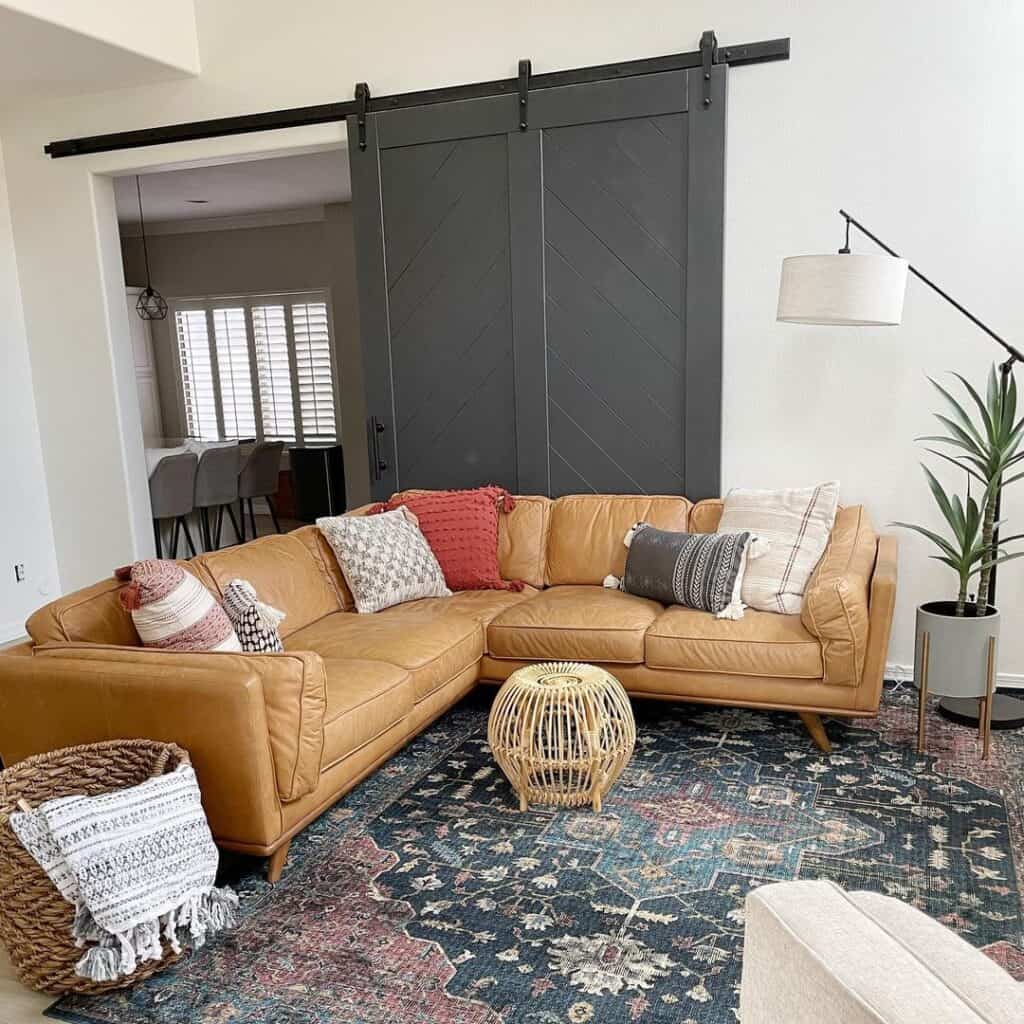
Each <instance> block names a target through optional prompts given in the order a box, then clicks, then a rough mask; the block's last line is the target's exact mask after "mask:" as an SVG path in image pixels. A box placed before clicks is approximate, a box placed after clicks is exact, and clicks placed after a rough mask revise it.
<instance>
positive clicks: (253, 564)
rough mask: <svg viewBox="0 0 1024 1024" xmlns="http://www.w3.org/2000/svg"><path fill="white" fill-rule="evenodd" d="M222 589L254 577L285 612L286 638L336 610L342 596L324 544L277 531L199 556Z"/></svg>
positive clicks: (269, 599)
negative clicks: (322, 549) (315, 544)
mask: <svg viewBox="0 0 1024 1024" xmlns="http://www.w3.org/2000/svg"><path fill="white" fill-rule="evenodd" d="M195 562H196V564H198V565H200V566H202V567H203V568H204V569H206V571H207V572H208V573H209V574H210V576H211V577H212V578H213V580H214V582H215V583H216V585H217V587H218V589H219V590H220V592H221V594H223V592H224V588H225V587H226V586H227V585H228V583H230V582H231V581H232V580H233V579H243V580H248V581H249V582H250V583H251V584H252V585H253V586H254V587H255V588H256V593H257V594H259V597H260V600H261V601H263V602H265V603H266V604H269V605H272V606H273V607H275V608H280V609H281V611H283V612H284V613H285V619H284V621H283V622H282V623H281V625H280V626H279V627H278V632H279V633H280V634H281V638H282V639H284V638H285V637H287V636H289V635H290V634H292V633H294V632H295V631H296V630H299V629H302V627H303V626H308V625H309V624H310V623H312V622H316V621H317V620H318V619H322V618H323V617H324V616H325V615H330V614H331V613H332V612H337V611H341V608H342V603H341V597H340V595H339V593H338V589H337V586H336V583H335V581H334V579H333V578H332V576H331V572H330V571H329V570H328V568H327V564H326V562H325V560H324V558H323V556H322V555H321V553H320V551H319V549H318V548H314V547H311V546H310V544H309V542H308V539H304V538H302V537H298V536H296V535H295V534H291V533H285V534H273V535H271V536H269V537H260V538H259V539H258V540H254V541H250V542H249V543H247V544H240V545H238V546H237V547H232V548H224V549H223V550H222V551H211V552H209V553H208V554H205V555H200V556H199V557H198V558H197V559H195Z"/></svg>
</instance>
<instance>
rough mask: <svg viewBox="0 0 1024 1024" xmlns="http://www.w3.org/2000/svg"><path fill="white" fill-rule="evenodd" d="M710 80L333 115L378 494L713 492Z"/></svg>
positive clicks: (715, 228) (716, 176) (717, 416)
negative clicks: (344, 161)
mask: <svg viewBox="0 0 1024 1024" xmlns="http://www.w3.org/2000/svg"><path fill="white" fill-rule="evenodd" d="M725 72H726V69H725V68H724V67H715V68H714V69H713V71H712V80H711V82H709V83H707V90H708V93H707V98H708V99H710V100H711V103H710V104H707V105H705V104H704V103H703V97H704V95H705V93H704V89H705V83H704V81H703V80H702V75H701V72H700V71H674V72H666V73H661V74H651V75H644V76H637V77H632V78H625V79H622V80H619V81H602V82H594V83H589V84H582V85H573V86H564V87H558V88H549V89H540V90H535V91H532V92H531V93H530V94H529V100H528V110H527V115H526V117H527V123H528V127H527V130H525V131H521V130H519V129H518V127H517V126H518V123H519V102H518V98H517V97H516V96H499V97H492V98H486V99H471V100H464V101H456V102H447V103H442V104H435V105H430V106H423V107H415V108H408V109H402V110H394V111H383V112H380V113H376V114H370V115H369V116H368V118H367V124H366V148H365V149H360V148H359V145H358V139H359V135H358V126H357V125H356V123H355V119H354V118H352V119H350V123H349V137H350V149H351V166H352V176H353V183H352V184H353V203H354V212H355V224H356V244H357V256H358V269H359V277H360V299H361V324H362V332H363V346H364V364H365V373H366V389H367V403H368V405H367V407H368V409H369V411H370V413H371V416H370V422H369V424H368V437H369V440H370V452H371V479H372V480H373V486H374V493H375V495H376V496H380V497H383V496H386V495H387V494H389V493H390V492H392V491H393V490H396V489H399V488H406V487H467V486H474V485H477V484H481V483H498V484H502V485H504V486H506V487H508V488H509V489H511V490H514V491H518V492H520V493H528V492H529V493H545V494H551V495H559V494H567V493H579V492H588V491H597V492H608V493H616V492H622V493H637V492H640V493H644V492H646V493H670V494H672V493H677V494H678V493H683V494H687V495H688V496H690V497H701V496H706V495H710V494H716V493H717V492H718V473H719V457H720V447H721V443H720V429H721V428H720V421H721V287H722V208H723V175H724V110H725ZM694 96H695V97H697V102H696V107H695V109H692V110H691V103H690V102H689V100H690V97H694Z"/></svg>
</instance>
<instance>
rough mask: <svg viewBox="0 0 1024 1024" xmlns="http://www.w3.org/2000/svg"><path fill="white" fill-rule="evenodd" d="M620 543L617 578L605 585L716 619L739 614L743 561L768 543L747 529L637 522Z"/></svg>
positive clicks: (756, 556) (610, 579)
mask: <svg viewBox="0 0 1024 1024" xmlns="http://www.w3.org/2000/svg"><path fill="white" fill-rule="evenodd" d="M623 543H624V544H625V545H626V546H627V547H628V548H629V554H628V555H627V556H626V570H625V572H624V573H623V576H622V579H621V580H620V579H619V578H618V577H616V576H607V577H605V581H604V585H605V586H606V587H614V588H617V589H619V590H624V591H626V593H628V594H635V595H636V596H637V597H649V598H651V599H653V600H655V601H660V602H661V603H662V604H681V605H684V606H685V607H687V608H695V609H696V610H698V611H704V612H712V613H713V614H714V615H716V616H717V617H718V618H720V619H741V618H743V608H744V605H743V602H742V600H741V598H740V591H741V588H742V585H743V574H744V572H745V570H746V566H747V560H748V559H750V558H759V557H760V556H761V555H763V554H764V553H765V552H766V551H767V549H768V545H767V543H766V542H764V541H762V540H759V539H758V538H757V537H755V536H754V535H753V534H751V533H677V532H673V531H670V530H659V529H657V528H656V527H654V526H651V525H650V523H636V524H635V525H634V526H633V527H632V528H631V529H630V530H629V531H628V533H627V534H626V536H625V538H624V539H623Z"/></svg>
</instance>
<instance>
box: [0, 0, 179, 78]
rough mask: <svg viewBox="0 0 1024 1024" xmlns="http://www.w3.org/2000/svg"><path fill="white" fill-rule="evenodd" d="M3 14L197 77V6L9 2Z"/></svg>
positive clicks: (132, 0)
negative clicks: (20, 16)
mask: <svg viewBox="0 0 1024 1024" xmlns="http://www.w3.org/2000/svg"><path fill="white" fill-rule="evenodd" d="M0 8H4V9H6V10H8V11H13V12H15V13H18V14H23V15H26V16H28V17H30V18H35V19H38V20H40V21H44V22H48V23H49V24H51V25H54V26H56V27H58V28H61V29H66V30H68V31H70V32H74V33H76V34H78V35H81V36H86V37H88V38H90V39H95V40H97V41H99V42H102V43H107V44H109V45H111V46H116V47H117V48H119V49H121V50H128V51H130V52H132V53H137V54H139V55H140V56H143V57H147V58H149V59H150V60H153V61H157V62H158V63H160V64H164V65H167V66H169V67H172V68H177V69H180V70H182V71H185V72H187V73H190V74H196V73H198V71H199V47H198V40H197V38H196V19H195V5H194V3H193V0H103V2H102V3H88V4H83V3H82V0H6V2H5V3H0ZM44 57H45V55H43V54H38V55H37V59H43V58H44Z"/></svg>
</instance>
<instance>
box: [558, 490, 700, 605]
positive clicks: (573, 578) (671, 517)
mask: <svg viewBox="0 0 1024 1024" xmlns="http://www.w3.org/2000/svg"><path fill="white" fill-rule="evenodd" d="M690 508H691V503H690V502H689V501H687V500H686V498H682V497H675V496H660V495H638V494H572V495H567V496H566V497H564V498H558V499H556V500H555V501H554V503H553V504H552V507H551V525H550V527H549V529H548V544H547V575H546V582H547V583H548V585H549V586H561V585H562V584H590V585H593V586H600V585H601V583H602V582H603V581H604V578H605V576H608V575H609V574H610V575H612V576H621V575H622V572H623V569H624V568H625V565H626V553H627V551H628V550H629V549H628V548H627V547H626V546H625V545H624V544H623V543H622V538H623V537H624V536H625V535H626V531H627V530H628V529H629V528H630V527H631V526H632V525H633V524H634V523H638V522H640V521H641V520H642V521H643V522H646V523H650V524H651V525H652V526H656V527H658V528H659V529H661V530H685V529H686V527H687V523H688V521H689V517H690Z"/></svg>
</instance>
